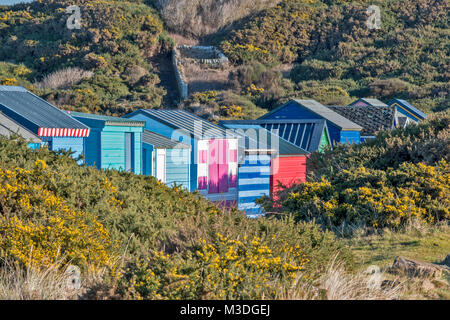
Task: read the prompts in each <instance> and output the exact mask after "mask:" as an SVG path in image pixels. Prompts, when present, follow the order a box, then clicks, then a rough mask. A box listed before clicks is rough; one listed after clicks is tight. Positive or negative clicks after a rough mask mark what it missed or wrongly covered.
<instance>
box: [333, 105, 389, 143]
mask: <svg viewBox="0 0 450 320" xmlns="http://www.w3.org/2000/svg"><path fill="white" fill-rule="evenodd" d="M328 108H330V109H331V110H333V111H334V112H336V113H339V114H340V115H341V116H343V117H345V118H347V119H349V120H351V121H353V122H354V123H356V124H358V125H360V126H361V127H362V128H363V129H362V130H361V142H364V141H366V140H371V139H375V136H376V134H377V132H380V131H385V130H391V129H394V128H396V127H397V124H396V121H395V111H394V110H393V109H392V108H391V107H389V106H386V105H385V106H382V105H380V106H372V105H362V106H358V105H352V106H328Z"/></svg>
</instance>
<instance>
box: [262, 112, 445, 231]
mask: <svg viewBox="0 0 450 320" xmlns="http://www.w3.org/2000/svg"><path fill="white" fill-rule="evenodd" d="M449 154H450V115H449V114H448V113H444V114H439V115H436V116H434V117H433V118H432V119H430V120H429V121H427V122H424V123H422V124H420V125H417V126H410V127H408V128H406V129H397V130H394V131H389V132H382V133H379V134H378V136H377V139H375V140H373V141H368V142H366V143H364V144H359V145H351V146H348V145H345V146H338V147H335V148H334V149H333V150H328V151H326V152H324V153H313V154H312V155H311V157H310V159H309V160H308V170H309V171H310V176H309V178H308V181H307V182H306V183H304V184H299V185H296V186H293V187H292V188H289V189H285V190H283V191H282V192H281V197H280V200H279V202H278V203H276V204H273V203H271V202H270V201H266V203H265V205H266V206H267V209H268V210H277V211H280V212H284V213H285V214H287V215H293V216H294V217H295V218H296V220H298V221H311V220H315V221H316V222H318V223H320V224H321V225H322V226H323V227H324V228H328V229H332V230H338V229H339V230H341V231H343V232H347V231H349V232H351V231H352V229H354V228H357V227H359V228H361V227H367V228H369V229H372V230H377V229H379V228H381V229H383V228H386V227H388V228H391V229H402V228H404V227H405V226H407V225H409V224H414V223H417V222H419V223H421V224H439V223H441V222H443V223H448V222H449V220H450V209H449V208H450V174H449V172H450V170H449V169H450V167H449V160H450V159H449Z"/></svg>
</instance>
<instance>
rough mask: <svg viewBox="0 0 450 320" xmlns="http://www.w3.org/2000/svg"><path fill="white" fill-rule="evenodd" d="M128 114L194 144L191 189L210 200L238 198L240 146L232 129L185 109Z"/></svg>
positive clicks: (167, 134)
mask: <svg viewBox="0 0 450 320" xmlns="http://www.w3.org/2000/svg"><path fill="white" fill-rule="evenodd" d="M125 117H126V118H129V119H133V120H137V121H145V123H146V125H145V128H146V129H147V130H149V131H152V132H156V133H158V134H160V135H163V136H165V137H167V138H171V139H173V140H175V141H179V142H183V143H185V144H187V145H190V146H191V148H192V149H191V150H192V153H191V159H190V169H189V171H190V190H191V191H194V190H199V192H200V194H202V195H204V196H205V197H206V198H207V199H209V200H211V201H220V202H224V203H227V204H231V203H235V202H236V200H237V148H238V139H237V136H236V135H235V134H233V133H229V134H227V132H226V129H225V128H223V127H221V126H218V125H215V124H212V123H210V122H208V121H206V120H204V119H202V118H200V117H197V116H195V115H193V114H191V113H189V112H186V111H184V110H138V111H135V112H133V113H131V114H129V115H126V116H125Z"/></svg>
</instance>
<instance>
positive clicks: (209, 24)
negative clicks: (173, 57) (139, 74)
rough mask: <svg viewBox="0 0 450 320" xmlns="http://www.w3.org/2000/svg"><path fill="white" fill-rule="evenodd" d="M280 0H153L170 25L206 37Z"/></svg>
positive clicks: (187, 32) (181, 30)
mask: <svg viewBox="0 0 450 320" xmlns="http://www.w3.org/2000/svg"><path fill="white" fill-rule="evenodd" d="M278 2H279V0H251V1H250V0H153V3H154V4H155V6H156V7H157V8H158V9H159V10H160V11H161V14H162V16H163V18H164V21H165V22H166V24H167V26H168V27H169V28H170V29H171V30H175V31H177V32H180V33H182V34H185V35H192V36H197V37H199V36H205V35H208V34H212V33H214V32H217V31H218V30H220V29H221V28H224V27H225V28H229V25H230V24H231V23H233V22H235V21H236V20H239V19H241V18H244V17H246V16H248V15H250V14H254V13H256V12H258V11H260V10H262V9H265V8H267V7H273V6H275V5H276V4H277V3H278Z"/></svg>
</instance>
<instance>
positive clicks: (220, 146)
mask: <svg viewBox="0 0 450 320" xmlns="http://www.w3.org/2000/svg"><path fill="white" fill-rule="evenodd" d="M208 169H209V170H208V177H209V179H208V180H209V183H208V184H209V191H208V193H210V194H211V193H219V192H228V141H227V140H210V141H209V166H208Z"/></svg>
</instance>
